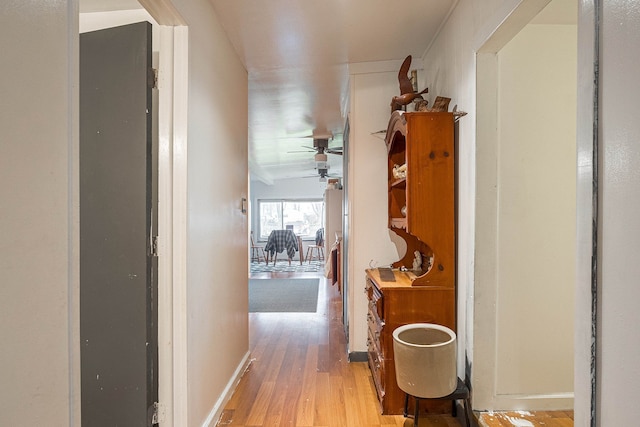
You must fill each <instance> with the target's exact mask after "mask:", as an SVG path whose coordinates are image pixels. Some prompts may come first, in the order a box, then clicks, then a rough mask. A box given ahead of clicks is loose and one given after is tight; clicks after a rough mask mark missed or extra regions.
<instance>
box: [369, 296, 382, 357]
mask: <svg viewBox="0 0 640 427" xmlns="http://www.w3.org/2000/svg"><path fill="white" fill-rule="evenodd" d="M367 328H368V329H369V332H370V334H371V335H373V337H374V338H375V339H376V341H380V335H381V334H382V329H383V328H384V322H383V321H382V320H380V318H379V317H378V314H377V313H376V311H375V306H374V305H373V304H371V303H369V312H368V313H367ZM378 347H380V344H379V343H378Z"/></svg>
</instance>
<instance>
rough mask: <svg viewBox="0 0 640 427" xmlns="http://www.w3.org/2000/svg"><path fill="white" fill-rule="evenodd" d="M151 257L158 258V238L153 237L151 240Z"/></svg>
mask: <svg viewBox="0 0 640 427" xmlns="http://www.w3.org/2000/svg"><path fill="white" fill-rule="evenodd" d="M151 255H153V256H155V257H157V256H158V236H153V237H152V239H151Z"/></svg>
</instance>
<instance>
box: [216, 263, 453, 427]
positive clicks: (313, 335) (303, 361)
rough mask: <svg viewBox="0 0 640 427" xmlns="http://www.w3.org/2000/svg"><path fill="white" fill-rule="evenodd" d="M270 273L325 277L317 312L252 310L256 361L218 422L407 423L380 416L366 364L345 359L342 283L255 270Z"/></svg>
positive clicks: (435, 422)
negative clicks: (334, 283) (256, 311)
mask: <svg viewBox="0 0 640 427" xmlns="http://www.w3.org/2000/svg"><path fill="white" fill-rule="evenodd" d="M270 277H274V278H275V277H279V278H284V277H289V278H294V277H295V278H309V277H320V278H321V279H320V290H319V303H318V311H317V312H316V313H250V314H249V339H250V348H251V358H252V363H251V365H250V366H249V369H248V370H247V372H246V373H245V374H244V376H243V378H242V380H241V381H240V384H239V385H238V388H237V389H236V391H235V393H234V395H233V397H232V398H231V400H230V401H229V403H228V404H227V406H226V407H225V410H224V412H223V415H222V418H221V420H220V423H219V425H221V426H327V427H328V426H336V427H337V426H342V427H362V426H370V427H374V426H398V427H399V426H404V425H405V420H404V417H402V416H397V415H396V416H383V415H380V411H379V408H378V401H377V398H376V394H375V390H374V388H373V383H372V380H371V373H370V371H369V368H368V366H367V363H366V362H353V363H349V362H348V361H347V357H346V356H347V354H346V342H345V335H344V332H343V325H342V319H341V316H342V300H341V297H340V294H339V293H338V290H337V288H336V287H335V286H330V285H329V284H328V281H327V280H326V279H325V278H324V277H322V276H321V274H320V273H306V274H305V273H303V274H295V275H290V274H287V273H261V274H254V275H252V276H251V278H252V279H255V278H270ZM424 420H425V422H423V419H422V418H421V419H420V426H421V427H431V426H439V427H457V426H459V425H460V424H458V422H457V421H456V420H455V419H453V418H452V417H451V416H450V415H441V416H440V415H437V416H432V417H430V418H428V419H424ZM406 425H407V426H409V425H412V421H411V420H409V421H407V424H406Z"/></svg>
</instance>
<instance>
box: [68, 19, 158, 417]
mask: <svg viewBox="0 0 640 427" xmlns="http://www.w3.org/2000/svg"><path fill="white" fill-rule="evenodd" d="M151 53H152V52H151V25H150V24H149V23H146V22H143V23H138V24H132V25H127V26H123V27H118V28H110V29H107V30H101V31H96V32H92V33H85V34H81V36H80V339H81V369H82V391H81V396H82V401H81V403H82V407H81V411H82V425H83V426H91V427H100V426H127V427H129V426H131V427H133V426H147V425H150V412H149V408H150V407H152V406H153V402H154V401H156V397H157V377H156V372H157V370H156V366H157V298H156V295H157V284H156V273H155V264H156V263H155V260H154V256H153V253H152V246H153V245H152V243H151V242H152V236H153V230H152V226H153V223H154V220H153V212H154V211H156V209H155V208H154V207H153V203H154V199H155V197H154V194H153V182H154V181H155V180H154V179H153V174H154V169H155V168H154V167H153V160H154V159H153V156H152V153H153V144H152V135H151V129H152V114H151V110H152V108H151V106H152V102H151V100H152V90H151V86H152V85H151V84H150V80H152V79H150V78H149V76H150V74H151V75H152V74H153V73H152V72H151V73H150V71H152V70H151Z"/></svg>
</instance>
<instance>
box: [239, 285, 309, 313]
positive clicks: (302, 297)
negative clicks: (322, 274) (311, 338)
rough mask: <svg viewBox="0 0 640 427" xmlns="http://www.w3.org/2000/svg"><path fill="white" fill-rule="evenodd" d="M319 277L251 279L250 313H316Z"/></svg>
mask: <svg viewBox="0 0 640 427" xmlns="http://www.w3.org/2000/svg"><path fill="white" fill-rule="evenodd" d="M318 284H319V280H318V279H249V312H250V313H258V312H260V313H315V312H316V310H317V307H318Z"/></svg>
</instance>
